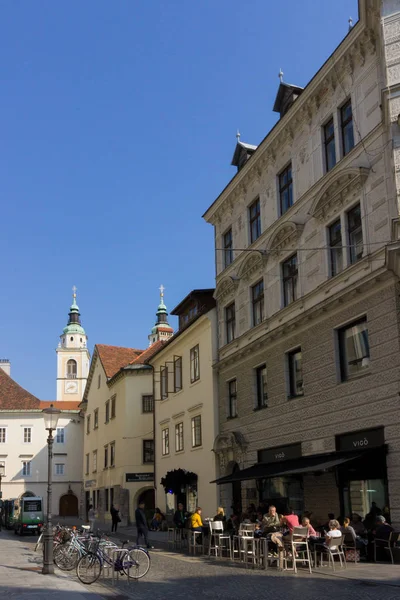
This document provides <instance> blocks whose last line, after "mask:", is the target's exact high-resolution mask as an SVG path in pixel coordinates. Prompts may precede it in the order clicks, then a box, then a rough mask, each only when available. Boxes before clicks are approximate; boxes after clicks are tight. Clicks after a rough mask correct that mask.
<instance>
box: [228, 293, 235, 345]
mask: <svg viewBox="0 0 400 600" xmlns="http://www.w3.org/2000/svg"><path fill="white" fill-rule="evenodd" d="M225 327H226V343H227V344H229V343H230V342H232V341H233V340H234V339H235V330H236V310H235V303H234V302H232V304H229V306H226V307H225Z"/></svg>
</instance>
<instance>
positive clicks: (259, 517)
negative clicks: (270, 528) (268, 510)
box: [256, 511, 263, 528]
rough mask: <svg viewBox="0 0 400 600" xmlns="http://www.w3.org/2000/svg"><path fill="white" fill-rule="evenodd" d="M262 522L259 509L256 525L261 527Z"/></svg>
mask: <svg viewBox="0 0 400 600" xmlns="http://www.w3.org/2000/svg"><path fill="white" fill-rule="evenodd" d="M262 522H263V514H262V513H261V512H260V511H258V513H257V519H256V525H258V526H259V527H260V528H262Z"/></svg>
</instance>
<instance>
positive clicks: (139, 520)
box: [135, 501, 154, 548]
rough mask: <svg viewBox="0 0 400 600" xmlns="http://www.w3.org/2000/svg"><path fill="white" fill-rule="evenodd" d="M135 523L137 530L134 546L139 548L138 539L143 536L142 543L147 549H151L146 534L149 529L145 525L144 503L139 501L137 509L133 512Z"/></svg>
mask: <svg viewBox="0 0 400 600" xmlns="http://www.w3.org/2000/svg"><path fill="white" fill-rule="evenodd" d="M135 521H136V529H137V537H136V544H137V545H138V546H139V539H140V538H141V537H142V536H143V538H144V542H145V544H146V546H147V548H153V547H154V546H152V545H151V544H150V542H149V538H148V535H147V534H148V533H149V527H148V525H147V519H146V514H145V512H144V502H142V501H140V502H139V504H138V507H137V509H136V510H135Z"/></svg>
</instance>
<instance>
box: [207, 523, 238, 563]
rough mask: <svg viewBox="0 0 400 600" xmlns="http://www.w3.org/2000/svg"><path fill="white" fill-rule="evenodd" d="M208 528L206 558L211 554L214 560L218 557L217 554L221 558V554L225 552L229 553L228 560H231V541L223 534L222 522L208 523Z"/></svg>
mask: <svg viewBox="0 0 400 600" xmlns="http://www.w3.org/2000/svg"><path fill="white" fill-rule="evenodd" d="M208 525H209V527H210V544H209V546H208V556H211V553H212V552H215V558H217V556H218V552H219V553H220V555H221V556H222V552H223V551H224V550H226V552H227V553H228V552H229V556H230V558H232V540H231V536H230V535H229V534H228V533H225V532H224V525H223V523H222V521H209V523H208Z"/></svg>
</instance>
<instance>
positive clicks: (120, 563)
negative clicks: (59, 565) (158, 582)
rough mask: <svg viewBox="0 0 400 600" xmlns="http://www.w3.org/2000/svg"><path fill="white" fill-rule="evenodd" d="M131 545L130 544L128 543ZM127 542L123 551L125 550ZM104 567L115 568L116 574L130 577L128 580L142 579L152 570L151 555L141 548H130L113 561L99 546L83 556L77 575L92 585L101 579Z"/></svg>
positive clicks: (80, 579) (77, 568)
mask: <svg viewBox="0 0 400 600" xmlns="http://www.w3.org/2000/svg"><path fill="white" fill-rule="evenodd" d="M126 543H129V542H126ZM124 545H125V542H124V543H123V544H122V548H121V550H124ZM104 565H107V566H110V567H112V568H113V570H114V572H119V573H121V574H124V575H126V576H127V577H128V579H135V580H137V579H141V578H142V577H144V576H145V575H146V574H147V573H148V571H149V569H150V555H149V553H148V552H147V550H145V549H144V548H142V547H141V546H130V547H128V548H126V549H125V552H121V553H120V556H118V558H117V559H116V560H113V559H112V558H111V557H110V556H109V555H108V554H107V553H106V552H105V551H104V549H102V548H101V546H100V544H99V545H98V547H97V549H96V551H95V552H88V553H87V554H85V555H84V556H82V557H81V558H80V559H79V561H78V564H77V566H76V574H77V576H78V579H79V581H81V582H82V583H84V584H86V585H90V584H92V583H94V582H95V581H97V579H98V578H99V577H100V575H101V572H102V570H103V568H104Z"/></svg>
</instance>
